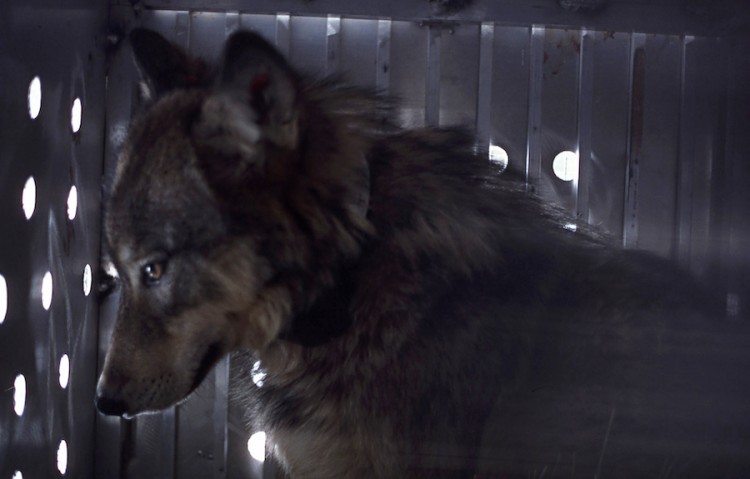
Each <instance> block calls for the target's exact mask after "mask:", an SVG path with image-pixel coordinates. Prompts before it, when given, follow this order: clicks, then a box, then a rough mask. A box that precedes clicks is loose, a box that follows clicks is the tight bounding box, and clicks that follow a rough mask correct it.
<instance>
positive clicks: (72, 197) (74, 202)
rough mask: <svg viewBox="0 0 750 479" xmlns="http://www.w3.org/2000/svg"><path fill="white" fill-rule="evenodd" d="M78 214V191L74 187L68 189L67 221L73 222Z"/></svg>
mask: <svg viewBox="0 0 750 479" xmlns="http://www.w3.org/2000/svg"><path fill="white" fill-rule="evenodd" d="M77 212H78V189H76V187H75V186H71V187H70V193H68V219H69V220H71V221H72V220H73V219H75V217H76V213H77Z"/></svg>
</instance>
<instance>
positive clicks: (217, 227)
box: [96, 30, 750, 478]
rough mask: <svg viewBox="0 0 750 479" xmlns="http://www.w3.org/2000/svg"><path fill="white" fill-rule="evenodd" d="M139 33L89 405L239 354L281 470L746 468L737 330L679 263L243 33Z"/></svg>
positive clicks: (151, 397) (252, 412) (164, 390)
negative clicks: (573, 215)
mask: <svg viewBox="0 0 750 479" xmlns="http://www.w3.org/2000/svg"><path fill="white" fill-rule="evenodd" d="M131 39H132V45H133V50H134V53H135V57H136V60H137V61H138V65H139V67H140V69H141V71H142V72H143V74H144V84H145V87H146V88H145V90H144V91H145V92H146V93H147V95H146V96H147V97H148V98H150V104H149V105H148V106H147V107H146V108H145V110H144V112H143V113H142V114H140V115H139V116H138V117H137V118H136V119H135V120H134V121H133V123H132V126H131V127H130V129H129V132H128V139H127V142H126V143H125V145H124V146H123V149H122V154H121V157H120V158H119V163H118V165H117V170H116V173H115V178H114V182H113V186H112V190H111V192H110V195H109V198H108V200H107V203H106V212H105V236H106V242H107V245H108V250H109V251H110V255H111V258H112V262H113V265H114V266H115V268H116V270H117V272H118V275H119V287H120V288H121V300H120V306H119V313H118V319H117V321H116V325H115V329H114V333H113V336H112V340H111V346H110V348H109V351H108V354H107V357H106V361H105V364H104V367H103V371H102V374H101V378H100V380H99V383H98V387H97V398H96V404H97V407H98V409H99V410H100V411H101V412H103V413H105V414H111V415H123V416H126V417H130V416H134V415H137V414H140V413H144V412H152V411H158V410H160V409H163V408H166V407H168V406H170V405H173V404H175V403H178V402H180V401H182V400H184V399H185V398H186V397H187V396H188V395H189V394H190V393H191V391H193V390H194V389H195V388H196V386H197V385H199V384H200V382H201V380H202V379H203V378H204V377H205V375H206V374H207V372H208V371H210V369H211V367H212V366H213V365H214V364H215V363H216V361H217V360H218V359H219V358H221V357H224V356H225V355H228V354H232V355H233V356H232V364H233V370H234V379H233V387H234V393H233V394H234V398H235V400H237V401H240V402H241V404H242V405H243V407H244V408H245V410H246V411H247V420H248V421H250V422H252V423H253V424H254V426H253V427H255V428H259V429H262V430H264V431H265V432H266V433H267V437H268V440H269V441H270V442H271V443H272V444H273V445H274V447H273V451H274V454H275V455H276V458H277V460H278V461H279V463H280V464H281V465H282V467H283V469H284V471H285V473H286V474H287V475H288V476H289V477H291V478H402V477H404V478H449V477H450V478H475V477H477V478H505V477H628V478H630V477H750V454H748V451H750V449H749V446H750V401H748V391H750V379H749V378H750V374H747V372H746V369H744V368H747V366H748V342H747V336H745V335H742V334H740V333H739V332H737V331H735V329H736V325H734V324H733V323H730V322H728V321H726V320H725V319H724V317H723V313H722V308H721V304H720V302H717V301H715V300H713V299H712V296H711V294H709V293H708V292H707V291H706V289H705V288H703V287H701V286H699V285H698V284H696V283H695V282H693V281H692V280H691V279H689V278H688V277H687V276H686V275H685V274H683V273H682V272H681V271H679V270H678V269H677V268H676V267H674V266H672V265H671V264H670V263H668V262H667V261H663V260H659V259H657V258H655V257H653V256H650V255H649V254H647V253H642V252H636V251H626V250H623V249H620V248H618V247H614V246H611V245H610V244H609V242H608V241H607V240H606V239H605V238H603V237H600V236H599V235H597V234H595V233H592V232H587V231H584V228H582V227H581V228H579V229H578V231H576V232H573V231H570V230H569V229H566V228H565V227H564V225H565V223H566V222H567V221H568V220H567V219H566V218H564V216H562V215H560V214H559V213H558V212H556V211H555V210H554V209H553V208H551V207H549V206H548V205H545V204H544V203H543V202H542V201H540V200H539V199H538V198H535V197H534V196H533V195H530V194H528V193H527V191H526V187H525V185H524V183H523V181H519V179H518V176H517V175H514V173H513V172H511V171H508V172H505V173H502V174H499V173H498V172H497V171H496V170H495V169H494V168H493V166H492V165H491V164H490V163H489V162H488V161H487V160H486V155H483V154H481V152H480V153H477V149H476V148H475V145H474V142H473V140H472V138H471V135H470V134H468V133H467V132H465V131H462V130H459V129H438V128H432V129H429V128H428V129H411V130H409V129H403V128H400V127H399V126H398V125H396V124H395V123H394V122H393V121H392V120H391V118H392V117H393V114H392V110H393V109H394V104H393V103H392V102H390V101H387V100H384V99H382V98H379V97H378V95H374V94H371V93H369V92H366V91H362V90H360V89H357V88H352V87H348V86H345V85H342V84H339V83H336V82H333V81H328V80H325V81H310V80H307V79H305V78H304V77H303V76H302V75H300V74H298V73H297V72H296V71H295V70H294V69H293V67H291V66H290V65H289V64H288V63H287V62H286V60H285V59H284V58H283V57H282V55H280V54H279V53H278V52H277V51H276V50H275V49H274V48H273V47H272V46H271V45H269V44H268V43H267V42H266V41H264V40H263V39H262V38H261V37H259V36H258V35H256V34H253V33H249V32H240V33H236V34H234V35H233V36H231V37H230V38H229V39H228V41H227V44H226V46H225V49H224V52H223V57H222V60H221V62H220V64H219V65H218V66H217V67H211V66H209V65H206V64H205V63H203V62H202V61H200V60H198V59H195V58H192V57H190V56H188V55H187V54H186V53H185V52H183V51H182V50H180V49H179V48H177V47H176V46H174V45H172V44H170V43H169V42H167V41H166V40H165V39H164V38H162V37H160V36H159V35H158V34H156V33H153V32H149V31H145V30H136V31H134V32H133V34H132V35H131ZM258 361H259V362H260V364H261V365H262V367H263V368H264V370H265V372H266V378H265V381H264V382H263V384H262V386H258V385H256V384H254V383H253V382H252V381H250V378H249V376H250V374H249V371H250V369H251V368H252V366H253V365H254V364H255V363H256V362H258Z"/></svg>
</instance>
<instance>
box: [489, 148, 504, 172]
mask: <svg viewBox="0 0 750 479" xmlns="http://www.w3.org/2000/svg"><path fill="white" fill-rule="evenodd" d="M490 161H491V162H493V163H495V164H497V165H498V166H499V167H500V170H504V169H505V168H507V167H508V152H507V151H505V149H503V148H502V147H500V146H497V145H493V144H491V143H490Z"/></svg>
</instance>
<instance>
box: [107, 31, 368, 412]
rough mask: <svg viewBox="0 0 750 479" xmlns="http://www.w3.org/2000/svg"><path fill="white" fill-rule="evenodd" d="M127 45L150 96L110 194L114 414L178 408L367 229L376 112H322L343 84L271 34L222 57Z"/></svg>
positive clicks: (281, 328)
mask: <svg viewBox="0 0 750 479" xmlns="http://www.w3.org/2000/svg"><path fill="white" fill-rule="evenodd" d="M131 44H132V47H133V51H134V56H135V58H136V63H137V65H138V66H139V69H140V71H141V72H142V73H143V76H144V79H143V80H144V81H143V85H144V92H145V95H144V96H145V97H146V98H148V99H149V100H150V102H151V104H150V105H149V106H148V107H147V109H146V111H145V112H144V113H143V114H142V115H140V117H139V118H137V119H136V120H135V121H134V122H133V124H132V125H131V127H130V129H129V133H128V139H127V141H126V143H125V145H124V147H123V149H122V153H121V155H120V158H119V159H118V164H117V168H116V173H115V179H114V183H113V187H112V191H111V194H110V197H109V199H108V202H107V204H106V207H105V208H106V209H105V240H106V243H107V246H108V249H109V253H110V256H111V259H112V263H113V265H114V267H115V269H116V271H117V273H118V276H119V283H120V285H121V295H120V296H121V297H120V305H119V311H118V317H117V320H116V324H115V328H114V332H113V335H112V339H111V345H110V348H109V351H108V353H107V357H106V360H105V364H104V370H103V372H102V375H101V377H100V379H99V383H98V386H97V401H96V403H97V407H98V408H99V410H100V411H102V412H103V413H106V414H114V415H134V414H138V413H140V412H144V411H153V410H158V409H162V408H165V407H168V406H170V405H172V404H175V403H177V402H179V401H180V400H182V399H184V398H185V397H186V396H187V395H188V394H189V393H190V392H191V391H192V390H193V389H195V388H196V387H197V386H198V385H199V384H200V382H201V380H202V379H203V378H204V377H205V375H206V374H207V373H208V372H209V371H210V369H211V367H212V366H213V365H214V364H215V363H216V362H217V361H218V360H219V359H220V358H221V357H222V356H224V355H225V354H227V353H228V352H230V351H232V350H237V349H252V350H254V351H257V352H261V353H262V352H263V351H265V350H267V349H268V348H271V347H273V345H274V344H276V343H277V342H278V341H279V338H280V337H281V336H282V335H283V334H284V333H285V332H287V331H289V330H290V328H292V323H293V321H294V318H295V316H296V315H298V314H299V313H300V312H303V311H305V310H306V308H309V307H310V306H311V305H312V304H313V303H315V301H316V300H317V298H318V297H319V296H320V295H321V294H323V292H324V291H325V289H326V288H327V287H328V286H330V285H331V284H333V282H334V281H335V280H336V276H337V271H338V270H339V269H340V268H341V267H342V266H343V265H345V264H346V263H347V262H349V261H351V260H352V259H353V258H355V257H356V256H357V255H358V254H359V251H360V248H361V244H362V240H363V238H365V237H366V236H367V234H368V231H370V229H371V226H370V225H369V223H368V221H367V219H366V209H367V208H366V204H367V195H368V183H367V175H368V173H367V165H366V162H365V159H364V151H366V148H367V145H366V139H365V138H366V135H363V134H361V132H360V131H359V130H361V129H366V126H363V125H359V126H357V122H356V121H351V122H347V121H341V118H337V116H336V114H332V113H330V112H327V111H326V108H325V107H324V106H323V104H324V103H326V104H336V102H337V100H336V98H335V97H336V95H333V96H331V95H330V94H329V96H328V97H326V94H323V93H320V92H319V91H318V90H316V89H315V88H314V87H308V86H305V84H303V82H302V81H301V79H300V77H299V76H298V75H297V74H296V73H295V72H294V71H293V70H292V69H291V68H290V67H289V65H288V64H287V63H286V61H285V60H284V58H283V57H282V56H281V55H280V54H279V53H278V52H277V51H276V50H275V49H274V48H273V47H272V46H271V45H269V44H268V43H267V42H266V41H265V40H263V39H262V38H261V37H259V36H258V35H256V34H253V33H249V32H240V33H236V34H234V35H233V36H231V37H230V38H229V40H228V41H227V44H226V46H225V49H224V53H223V57H222V61H221V63H220V65H219V66H218V67H217V68H215V69H211V68H209V67H207V66H206V65H205V64H203V62H201V61H200V60H197V59H194V58H191V57H190V56H189V55H187V54H186V53H185V52H184V51H182V50H181V49H179V48H178V47H176V46H175V45H173V44H171V43H169V42H168V41H166V40H165V39H164V38H162V37H161V36H159V35H158V34H156V33H154V32H150V31H147V30H135V31H134V32H133V33H132V34H131ZM346 103H347V100H345V99H341V98H339V100H338V104H339V106H340V107H341V109H344V110H346V109H347V108H348V109H349V110H356V109H357V108H356V105H352V104H348V105H347V104H346ZM360 113H361V112H360ZM341 115H346V114H345V113H342V114H339V116H341ZM361 116H362V115H361V114H358V116H357V117H358V118H359V117H361Z"/></svg>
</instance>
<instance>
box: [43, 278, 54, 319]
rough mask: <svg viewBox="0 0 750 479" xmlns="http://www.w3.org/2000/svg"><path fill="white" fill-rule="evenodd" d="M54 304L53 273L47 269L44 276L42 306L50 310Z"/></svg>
mask: <svg viewBox="0 0 750 479" xmlns="http://www.w3.org/2000/svg"><path fill="white" fill-rule="evenodd" d="M51 304H52V273H50V272H49V271H47V272H46V273H44V278H42V306H43V307H44V309H45V310H48V309H49V307H50V305H51Z"/></svg>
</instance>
